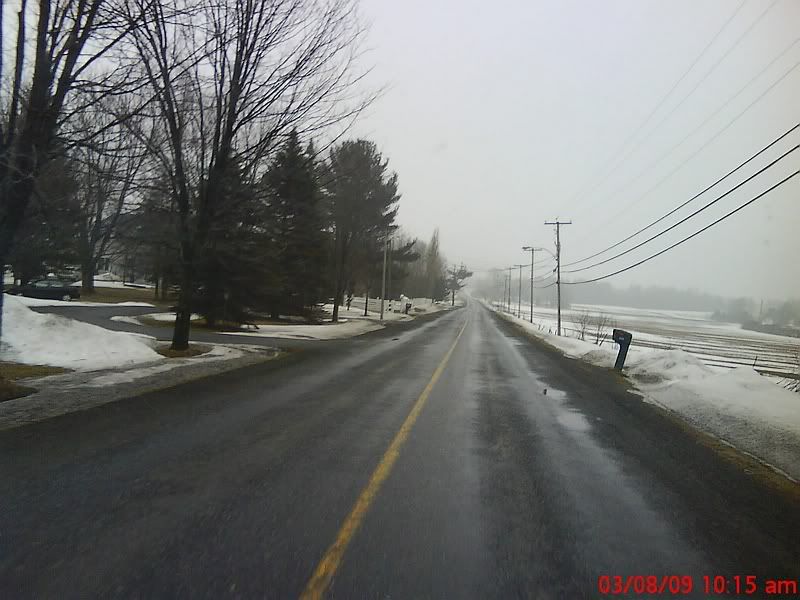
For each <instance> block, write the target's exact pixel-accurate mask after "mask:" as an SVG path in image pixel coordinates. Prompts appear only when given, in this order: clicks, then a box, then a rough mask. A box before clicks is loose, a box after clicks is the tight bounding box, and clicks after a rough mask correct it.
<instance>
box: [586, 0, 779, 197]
mask: <svg viewBox="0 0 800 600" xmlns="http://www.w3.org/2000/svg"><path fill="white" fill-rule="evenodd" d="M778 1H779V0H773V1H772V3H771V4H770V5H769V6H767V8H765V9H764V10H763V11H762V12H761V14H760V15H759V16H758V17H757V18H756V20H755V21H753V22H752V23H750V25H749V26H748V27H747V29H745V30H744V31H743V32H742V33H741V34H740V35H739V37H737V38H736V40H734V42H733V44H732V45H731V46H730V47H729V48H728V49H727V50H726V51H725V52H724V53H723V54H722V55H721V56H720V57H719V58H718V59H717V60H716V62H714V63H713V64H712V65H711V68H710V69H708V71H706V72H705V73H704V74H703V76H702V77H701V78H700V80H699V81H698V82H697V84H695V86H694V87H693V88H692V89H691V90H689V93H688V94H686V95H685V96H684V97H683V98H681V100H680V101H679V102H678V104H676V105H675V106H673V107H672V109H671V110H670V111H669V112H668V113H667V114H666V115H665V116H664V117H662V119H661V120H660V121H659V122H658V123H657V124H656V125H655V127H653V128H652V129H651V130H650V132H649V133H648V134H647V135H646V136H644V137H643V138H641V139H640V140H639V141H638V142H637V143H635V144H634V145H633V146H631V147H630V148H629V149H628V150H627V152H626V153H625V154H623V156H622V157H620V158H619V159H618V160H617V161H616V162H617V164H619V163H620V162H622V161H624V159H626V158H627V157H628V156H630V155H631V154H632V153H633V151H634V150H636V149H637V148H638V147H639V146H641V144H642V143H643V142H644V141H645V140H647V139H648V138H649V137H650V136H651V135H652V134H653V133H654V132H655V131H657V130H658V129H659V128H660V127H661V126H662V125H663V124H664V123H666V122H667V120H669V118H670V117H672V115H674V114H675V112H676V111H677V110H678V109H679V108H680V107H681V106H683V104H684V102H686V100H688V99H689V98H690V97H691V96H692V94H694V93H695V92H696V91H697V89H698V88H699V87H700V86H701V85H702V84H703V83H705V81H706V80H707V79H708V77H709V76H710V75H711V74H712V73H713V72H714V71H716V70H717V67H719V65H721V64H722V62H723V61H724V60H725V59H726V58H727V57H728V56H729V55H730V53H731V52H732V51H733V50H734V49H736V48H737V47H738V46H739V44H740V43H741V41H742V40H743V39H744V38H745V37H747V35H748V34H749V33H750V32H751V31H752V30H753V28H754V27H755V26H756V25H757V24H758V23H760V22H761V20H762V19H763V18H764V17H765V16H766V15H767V13H769V12H770V11H771V10H772V9H773V8H774V7H775V5H776V4H777V3H778ZM615 169H616V165H615V168H614V169H612V170H611V173H613V172H614V170H615ZM604 181H605V179H603V181H601V183H600V184H602V183H603V182H604ZM600 184H598V185H597V186H595V189H597V187H599V186H600Z"/></svg>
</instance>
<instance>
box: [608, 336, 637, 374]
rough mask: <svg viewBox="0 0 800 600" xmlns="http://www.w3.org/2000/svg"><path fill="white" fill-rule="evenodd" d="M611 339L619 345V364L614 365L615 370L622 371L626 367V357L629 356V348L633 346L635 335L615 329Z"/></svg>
mask: <svg viewBox="0 0 800 600" xmlns="http://www.w3.org/2000/svg"><path fill="white" fill-rule="evenodd" d="M611 337H612V338H613V339H614V341H615V342H616V343H617V344H619V354H618V355H617V362H615V363H614V368H615V369H616V370H617V371H621V370H622V367H623V366H624V365H625V357H626V356H627V355H628V347H629V346H630V345H631V340H632V339H633V335H631V334H630V333H629V332H627V331H624V330H622V329H615V330H614V332H613V333H612V334H611Z"/></svg>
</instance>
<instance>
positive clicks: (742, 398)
mask: <svg viewBox="0 0 800 600" xmlns="http://www.w3.org/2000/svg"><path fill="white" fill-rule="evenodd" d="M537 312H538V309H537V311H535V312H534V314H536V313H537ZM504 316H505V317H506V318H507V319H509V320H512V321H513V322H515V323H517V324H518V325H520V326H522V327H523V328H525V329H526V330H527V331H529V332H531V333H533V334H534V335H536V336H538V337H540V338H542V339H543V340H544V341H545V342H547V343H548V344H550V345H552V346H554V347H556V348H558V349H559V350H561V352H563V353H564V354H565V355H567V356H570V357H573V358H579V359H581V360H585V361H587V362H590V363H592V364H596V365H599V366H604V367H613V365H614V360H615V358H616V356H617V348H616V346H615V345H614V344H613V343H608V342H606V343H604V344H603V345H602V346H598V345H597V344H595V343H592V342H590V341H582V340H580V339H576V338H574V337H559V336H557V335H555V334H552V333H549V331H548V329H549V323H548V325H547V326H545V325H543V324H541V323H538V322H537V319H536V318H534V324H533V325H531V324H530V323H529V322H528V320H527V319H520V318H517V317H515V316H513V315H508V314H506V315H504ZM670 318H673V319H674V318H675V316H674V315H673V316H671V317H667V320H669V319H670ZM678 318H688V319H691V318H693V317H691V316H690V315H689V316H678ZM562 319H563V314H562ZM651 322H652V321H651ZM628 328H629V329H632V330H633V331H634V341H635V340H636V333H635V331H636V329H635V328H634V327H628ZM774 337H778V336H774ZM625 373H626V374H627V375H628V377H629V378H630V379H631V381H632V382H633V383H634V384H635V385H636V387H637V389H638V390H640V391H641V392H642V394H643V395H644V397H645V399H646V400H648V401H650V402H653V403H655V404H658V405H660V406H662V407H663V408H666V409H668V410H670V411H673V412H675V413H677V414H679V415H681V417H683V418H684V419H686V420H687V421H689V422H690V423H692V424H693V425H695V426H696V427H698V428H699V429H701V430H703V431H706V432H708V433H711V434H712V435H714V436H716V437H718V438H720V439H722V440H724V441H726V442H728V443H730V444H732V445H733V446H735V447H737V448H739V449H740V450H743V451H745V452H747V453H750V454H751V455H753V456H755V457H757V458H759V459H760V460H763V461H764V462H766V463H768V464H770V465H771V466H773V467H775V468H777V469H778V470H779V471H781V472H783V473H784V474H787V475H789V476H790V477H791V478H793V479H795V480H800V395H798V394H796V393H794V392H790V391H788V390H786V389H784V388H782V387H781V386H779V385H775V383H774V381H773V380H772V379H771V378H769V377H764V376H762V375H759V373H758V372H757V371H756V370H754V369H753V368H752V367H748V366H739V367H733V368H719V367H718V366H709V365H707V364H706V362H705V360H704V359H703V358H701V357H698V356H696V355H694V354H693V353H690V352H687V351H686V350H683V349H661V348H656V347H652V346H643V345H639V346H637V345H635V344H634V345H631V348H630V350H629V352H628V358H627V361H626V363H625Z"/></svg>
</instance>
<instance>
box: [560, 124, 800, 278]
mask: <svg viewBox="0 0 800 600" xmlns="http://www.w3.org/2000/svg"><path fill="white" fill-rule="evenodd" d="M799 127H800V123H797V124H796V125H794V127H792V128H791V129H789V130H788V131H786V132H784V133H782V134H781V135H779V136H778V137H777V138H775V139H774V140H773V141H771V142H770V143H769V144H767V145H766V146H764V147H763V148H761V150H759V151H758V152H756V153H755V154H753V155H752V156H751V157H750V158H748V159H747V160H745V161H744V162H741V163H739V165H737V166H736V167H734V168H733V169H731V170H730V171H728V172H727V173H726V174H725V175H723V176H722V177H720V178H719V179H717V180H716V181H715V182H714V183H712V184H711V185H709V186H708V187H706V188H705V189H703V190H702V191H701V192H698V193H697V194H695V195H694V196H692V197H691V198H689V199H688V200H686V201H685V202H683V203H682V204H679V205H678V206H677V207H675V208H673V209H672V210H671V211H669V212H668V213H666V214H664V215H662V216H660V217H659V218H658V219H656V220H655V221H652V222H650V223H649V224H647V225H645V226H644V227H642V228H641V229H639V230H638V231H636V232H635V233H632V234H631V235H629V236H628V237H626V238H624V239H622V240H620V241H618V242H617V243H615V244H612V245H611V246H609V247H608V248H605V249H603V250H600V251H599V252H595V253H594V254H591V255H589V256H587V257H585V258H581V259H580V260H576V261H573V262H571V263H566V264H565V265H564V266H565V267H571V266H573V265H577V264H580V263H582V262H586V261H587V260H591V259H592V258H595V257H597V256H600V255H601V254H605V253H606V252H608V251H609V250H613V249H614V248H616V247H618V246H620V245H622V244H624V243H625V242H627V241H628V240H630V239H632V238H634V237H636V236H637V235H639V234H640V233H642V232H644V231H647V230H648V229H650V228H651V227H653V226H654V225H657V224H658V223H660V222H661V221H663V220H664V219H666V218H668V217H670V216H672V215H674V214H675V213H676V212H678V211H679V210H680V209H682V208H683V207H684V206H686V205H688V204H690V203H691V202H693V201H695V200H696V199H697V198H699V197H700V196H702V195H703V194H705V193H706V192H707V191H709V190H710V189H711V188H713V187H715V186H716V185H717V184H719V183H720V182H722V181H723V180H725V179H727V178H728V177H730V176H731V175H733V174H734V173H735V172H736V171H738V170H739V169H741V168H742V167H745V166H746V165H748V164H749V163H750V162H752V161H753V160H755V159H756V158H758V157H759V156H761V155H762V154H763V153H764V152H766V151H767V150H769V149H770V148H772V146H774V145H775V144H777V143H778V142H780V141H781V140H783V139H784V138H785V137H786V136H788V135H790V134H791V133H793V132H794V131H795V130H797V129H798V128H799ZM598 264H602V263H598ZM567 272H568V273H572V272H574V271H567Z"/></svg>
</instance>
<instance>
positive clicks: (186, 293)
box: [171, 264, 193, 350]
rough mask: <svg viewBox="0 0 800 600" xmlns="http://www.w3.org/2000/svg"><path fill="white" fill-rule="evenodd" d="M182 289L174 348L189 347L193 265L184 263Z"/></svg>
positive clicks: (173, 336)
mask: <svg viewBox="0 0 800 600" xmlns="http://www.w3.org/2000/svg"><path fill="white" fill-rule="evenodd" d="M182 270H183V273H182V277H181V291H180V294H179V295H178V310H177V311H176V313H175V329H174V330H173V331H172V346H171V348H172V349H173V350H187V349H188V348H189V329H190V327H191V324H192V284H193V277H192V267H191V265H190V264H184V265H183V269H182Z"/></svg>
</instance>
